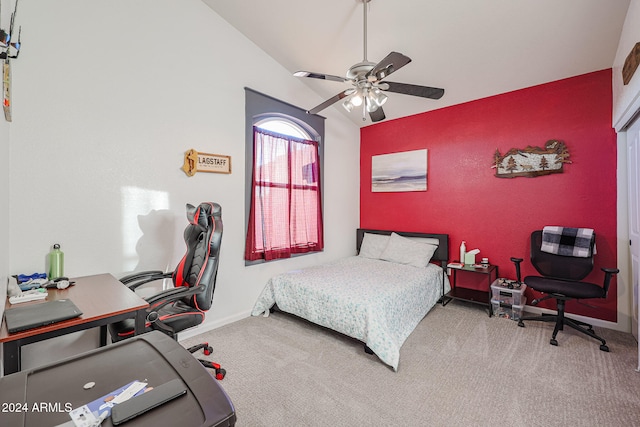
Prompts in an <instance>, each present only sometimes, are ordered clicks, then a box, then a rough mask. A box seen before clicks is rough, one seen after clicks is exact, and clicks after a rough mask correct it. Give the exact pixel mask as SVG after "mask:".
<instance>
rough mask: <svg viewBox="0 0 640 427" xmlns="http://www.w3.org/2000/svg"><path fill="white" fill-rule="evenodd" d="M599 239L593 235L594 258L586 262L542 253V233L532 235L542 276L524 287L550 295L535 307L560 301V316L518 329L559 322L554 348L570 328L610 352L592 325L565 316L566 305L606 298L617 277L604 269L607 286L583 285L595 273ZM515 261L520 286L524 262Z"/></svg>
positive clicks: (534, 257) (545, 317)
mask: <svg viewBox="0 0 640 427" xmlns="http://www.w3.org/2000/svg"><path fill="white" fill-rule="evenodd" d="M595 239H596V236H595V233H593V236H592V238H591V243H590V249H591V250H590V254H591V256H590V257H585V258H583V257H573V256H564V255H555V254H551V253H548V252H543V251H542V250H541V246H542V230H537V231H534V232H533V233H531V264H532V265H533V266H534V267H535V269H536V270H537V271H538V273H540V275H541V276H527V277H525V278H524V283H525V284H526V285H527V286H528V287H530V288H531V289H534V290H536V291H538V292H542V293H545V294H547V295H545V296H544V297H542V298H539V299H535V300H533V301H532V302H531V303H532V305H537V304H538V303H539V302H540V301H544V300H546V299H550V298H553V299H555V300H556V304H557V314H555V315H549V314H543V315H542V316H532V317H523V318H521V319H520V321H519V322H518V326H520V327H524V322H523V321H526V320H538V321H543V322H555V324H556V325H555V328H554V330H553V335H552V337H551V340H550V341H549V343H550V344H551V345H558V341H557V340H556V335H557V334H558V331H561V330H562V329H563V327H564V326H565V325H566V326H570V327H572V328H573V329H575V330H577V331H580V332H582V333H583V334H586V335H589V336H590V337H592V338H595V339H597V340H598V341H600V342H601V343H602V344H601V345H600V350H602V351H609V347H607V343H606V341H605V340H604V339H602V338H601V337H599V336H598V335H596V334H595V332H594V331H593V326H592V325H589V324H588V323H585V322H581V321H579V320H575V319H570V318H568V317H565V312H564V309H565V302H566V301H568V300H572V299H575V300H581V299H588V298H606V297H607V292H608V291H609V285H610V283H611V278H612V277H613V275H614V274H617V273H618V269H616V268H602V271H604V273H605V276H604V283H603V285H602V286H599V285H596V284H593V283H588V282H582V279H584V278H585V277H587V275H588V274H589V273H590V272H591V270H593V253H594V250H593V249H594V245H595ZM511 261H513V262H514V263H515V265H516V275H517V278H518V282H520V281H521V280H520V263H521V262H522V261H523V260H522V258H511Z"/></svg>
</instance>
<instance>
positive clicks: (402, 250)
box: [380, 233, 438, 267]
mask: <svg viewBox="0 0 640 427" xmlns="http://www.w3.org/2000/svg"><path fill="white" fill-rule="evenodd" d="M436 249H438V246H436V245H431V244H428V243H418V242H415V241H413V240H411V239H407V238H406V237H402V236H400V235H399V234H396V233H391V237H390V238H389V243H388V244H387V247H386V248H385V249H384V252H383V253H382V255H380V259H382V260H385V261H391V262H396V263H398V264H408V265H412V266H414V267H426V266H427V265H429V261H431V257H432V256H433V254H434V253H435V252H436Z"/></svg>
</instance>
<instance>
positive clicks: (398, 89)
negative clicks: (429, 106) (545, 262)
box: [378, 82, 444, 99]
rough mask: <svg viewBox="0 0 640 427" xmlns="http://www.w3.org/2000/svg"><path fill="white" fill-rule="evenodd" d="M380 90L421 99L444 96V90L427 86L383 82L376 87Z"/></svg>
mask: <svg viewBox="0 0 640 427" xmlns="http://www.w3.org/2000/svg"><path fill="white" fill-rule="evenodd" d="M378 88H380V89H382V90H386V91H389V92H395V93H402V94H405V95H412V96H420V97H422V98H430V99H440V98H442V95H444V89H440V88H437V87H429V86H418V85H411V84H407V83H396V82H384V83H382V84H380V85H379V86H378Z"/></svg>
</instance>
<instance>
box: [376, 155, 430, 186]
mask: <svg viewBox="0 0 640 427" xmlns="http://www.w3.org/2000/svg"><path fill="white" fill-rule="evenodd" d="M426 190H427V150H426V149H425V150H413V151H404V152H401V153H392V154H382V155H379V156H372V157H371V191H372V192H374V193H382V192H400V191H426Z"/></svg>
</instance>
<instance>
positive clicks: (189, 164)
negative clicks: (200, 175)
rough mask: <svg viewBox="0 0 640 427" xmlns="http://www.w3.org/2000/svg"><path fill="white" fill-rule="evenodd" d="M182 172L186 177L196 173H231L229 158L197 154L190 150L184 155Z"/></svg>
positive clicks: (218, 155)
mask: <svg viewBox="0 0 640 427" xmlns="http://www.w3.org/2000/svg"><path fill="white" fill-rule="evenodd" d="M182 170H183V171H184V173H186V174H187V176H194V175H195V174H196V172H212V173H231V156H222V155H220V154H209V153H199V152H197V151H196V150H194V149H193V148H192V149H190V150H188V151H187V152H186V153H184V164H183V165H182Z"/></svg>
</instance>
